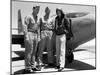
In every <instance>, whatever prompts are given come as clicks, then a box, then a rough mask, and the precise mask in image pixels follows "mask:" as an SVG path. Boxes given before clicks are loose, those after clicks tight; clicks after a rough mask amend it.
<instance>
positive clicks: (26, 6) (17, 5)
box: [11, 1, 95, 28]
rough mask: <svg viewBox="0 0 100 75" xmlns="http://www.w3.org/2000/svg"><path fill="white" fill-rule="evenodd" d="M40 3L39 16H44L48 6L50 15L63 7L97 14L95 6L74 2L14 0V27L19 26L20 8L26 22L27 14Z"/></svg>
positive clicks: (67, 9)
mask: <svg viewBox="0 0 100 75" xmlns="http://www.w3.org/2000/svg"><path fill="white" fill-rule="evenodd" d="M36 5H39V6H40V11H39V14H38V16H39V17H42V16H44V10H45V8H46V7H47V6H48V7H49V8H50V10H51V13H50V16H52V15H54V14H55V13H56V12H55V11H56V8H62V10H63V11H64V13H68V12H90V13H94V14H95V6H86V5H72V4H54V3H39V2H24V1H23V2H20V1H12V10H11V12H12V15H11V17H12V28H18V10H19V9H21V16H22V22H23V23H24V18H25V16H28V15H30V14H31V13H32V7H33V6H36Z"/></svg>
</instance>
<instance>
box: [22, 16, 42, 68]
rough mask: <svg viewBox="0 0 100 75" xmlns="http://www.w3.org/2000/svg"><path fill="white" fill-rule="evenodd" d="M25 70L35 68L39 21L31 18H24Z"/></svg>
mask: <svg viewBox="0 0 100 75" xmlns="http://www.w3.org/2000/svg"><path fill="white" fill-rule="evenodd" d="M24 34H25V69H30V68H35V67H36V52H37V45H38V41H39V40H40V38H39V35H40V34H39V20H38V18H37V21H35V20H34V18H33V16H32V15H30V16H26V17H25V28H24Z"/></svg>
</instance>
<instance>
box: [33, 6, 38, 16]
mask: <svg viewBox="0 0 100 75" xmlns="http://www.w3.org/2000/svg"><path fill="white" fill-rule="evenodd" d="M39 9H40V7H39V6H37V7H35V8H34V9H33V13H34V14H36V15H37V14H38V13H39Z"/></svg>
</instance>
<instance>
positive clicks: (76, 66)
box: [14, 60, 96, 75]
mask: <svg viewBox="0 0 100 75" xmlns="http://www.w3.org/2000/svg"><path fill="white" fill-rule="evenodd" d="M48 68H51V69H52V68H53V67H48ZM54 68H55V67H54ZM65 69H72V70H64V71H63V72H67V71H74V70H92V69H96V68H95V67H94V66H92V65H89V64H87V63H84V62H81V61H78V60H74V61H73V62H72V63H70V64H68V65H66V66H65ZM52 72H57V71H55V70H54V71H48V72H42V71H39V72H35V73H52ZM35 73H32V74H35ZM16 74H27V73H25V72H24V69H22V70H19V71H16V72H14V75H16Z"/></svg>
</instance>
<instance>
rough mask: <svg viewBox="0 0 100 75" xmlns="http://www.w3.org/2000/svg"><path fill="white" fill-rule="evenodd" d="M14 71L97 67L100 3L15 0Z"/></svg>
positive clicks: (13, 17)
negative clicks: (99, 8)
mask: <svg viewBox="0 0 100 75" xmlns="http://www.w3.org/2000/svg"><path fill="white" fill-rule="evenodd" d="M10 30H11V74H12V75H18V74H19V75H24V74H26V75H27V74H41V73H53V72H66V73H67V72H70V71H71V72H72V71H80V70H95V69H96V6H95V5H82V4H70V3H68V4H67V3H53V2H39V1H38V2H37V1H22V0H21V1H20V0H18V1H17V0H12V1H11V28H10Z"/></svg>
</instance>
